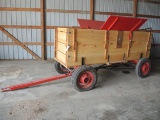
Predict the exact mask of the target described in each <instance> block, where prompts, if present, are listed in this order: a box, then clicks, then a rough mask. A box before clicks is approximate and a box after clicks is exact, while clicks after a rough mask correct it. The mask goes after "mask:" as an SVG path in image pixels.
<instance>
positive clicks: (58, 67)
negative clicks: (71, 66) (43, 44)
mask: <svg viewBox="0 0 160 120" xmlns="http://www.w3.org/2000/svg"><path fill="white" fill-rule="evenodd" d="M54 66H55V69H56V71H57V72H58V73H59V74H66V73H68V72H69V71H68V69H67V68H65V67H64V66H63V65H61V64H60V63H59V62H57V61H56V62H55V64H54Z"/></svg>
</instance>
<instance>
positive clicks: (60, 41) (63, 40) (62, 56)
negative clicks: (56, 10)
mask: <svg viewBox="0 0 160 120" xmlns="http://www.w3.org/2000/svg"><path fill="white" fill-rule="evenodd" d="M66 44H67V28H57V30H56V41H55V53H56V56H55V59H56V60H57V61H58V62H60V63H61V64H63V65H65V64H66Z"/></svg>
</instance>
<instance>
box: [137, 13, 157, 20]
mask: <svg viewBox="0 0 160 120" xmlns="http://www.w3.org/2000/svg"><path fill="white" fill-rule="evenodd" d="M137 17H145V18H157V19H160V16H156V15H143V14H137Z"/></svg>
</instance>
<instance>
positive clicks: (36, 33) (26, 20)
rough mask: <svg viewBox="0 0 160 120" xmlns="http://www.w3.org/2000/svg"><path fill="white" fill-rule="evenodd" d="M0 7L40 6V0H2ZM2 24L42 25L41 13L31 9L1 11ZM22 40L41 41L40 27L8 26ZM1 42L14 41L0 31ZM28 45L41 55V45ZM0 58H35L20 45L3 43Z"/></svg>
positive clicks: (0, 21) (0, 23) (0, 48)
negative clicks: (14, 27) (21, 27)
mask: <svg viewBox="0 0 160 120" xmlns="http://www.w3.org/2000/svg"><path fill="white" fill-rule="evenodd" d="M0 7H17V8H39V7H40V1H39V0H0ZM0 25H29V26H32V25H34V26H36V25H37V26H38V25H40V13H39V12H29V11H0ZM6 30H7V31H9V32H10V33H11V34H13V35H14V36H15V37H16V38H18V40H20V41H21V42H41V35H40V34H41V31H40V29H10V28H6ZM0 42H12V40H11V39H10V38H8V37H7V36H6V35H5V34H2V32H1V31H0ZM28 47H29V48H30V49H31V50H32V51H34V52H35V53H36V54H38V55H39V56H40V57H41V46H40V45H28ZM0 59H33V56H32V55H30V54H29V53H27V52H26V51H25V50H24V49H22V47H20V46H18V45H1V46H0Z"/></svg>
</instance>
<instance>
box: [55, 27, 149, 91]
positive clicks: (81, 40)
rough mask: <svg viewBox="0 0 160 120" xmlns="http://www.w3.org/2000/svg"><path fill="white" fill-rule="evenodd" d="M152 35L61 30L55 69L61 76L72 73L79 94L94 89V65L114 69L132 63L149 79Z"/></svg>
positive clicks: (142, 32) (57, 33)
mask: <svg viewBox="0 0 160 120" xmlns="http://www.w3.org/2000/svg"><path fill="white" fill-rule="evenodd" d="M150 48H151V32H148V31H122V30H95V29H81V28H57V29H56V39H55V60H56V61H57V62H56V63H55V68H56V70H57V72H58V73H60V74H64V73H68V72H72V76H71V77H72V83H73V86H74V87H75V88H76V89H77V90H78V91H86V90H90V89H92V88H93V87H94V86H95V84H96V81H97V71H96V70H97V69H99V68H100V67H99V68H94V67H92V65H96V64H99V65H101V66H102V65H103V66H106V67H108V66H112V65H114V64H117V63H118V64H125V63H131V64H135V65H136V70H135V71H136V74H137V75H138V76H139V77H141V78H144V77H147V76H148V74H149V72H150V69H151V65H150V61H149V59H148V58H149V55H150Z"/></svg>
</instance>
